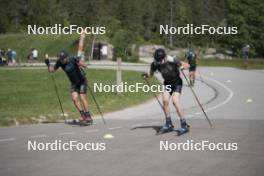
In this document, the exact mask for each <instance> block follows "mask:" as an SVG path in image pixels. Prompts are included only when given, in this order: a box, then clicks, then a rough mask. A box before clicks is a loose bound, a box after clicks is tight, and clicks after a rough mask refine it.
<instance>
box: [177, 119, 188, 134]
mask: <svg viewBox="0 0 264 176" xmlns="http://www.w3.org/2000/svg"><path fill="white" fill-rule="evenodd" d="M189 131H190V125H188V124H187V122H186V120H185V119H181V128H179V129H177V130H175V132H176V133H177V136H181V135H183V134H185V133H188V132H189Z"/></svg>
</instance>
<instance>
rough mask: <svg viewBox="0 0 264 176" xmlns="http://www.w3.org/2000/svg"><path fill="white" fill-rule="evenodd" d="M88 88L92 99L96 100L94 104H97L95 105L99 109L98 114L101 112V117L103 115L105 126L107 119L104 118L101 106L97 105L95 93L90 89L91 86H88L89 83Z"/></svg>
mask: <svg viewBox="0 0 264 176" xmlns="http://www.w3.org/2000/svg"><path fill="white" fill-rule="evenodd" d="M87 87H88V90H89V92H90V93H91V95H92V98H93V100H94V103H95V105H96V107H97V110H98V112H99V113H100V115H101V118H102V120H103V122H104V124H106V121H105V119H104V116H103V113H102V111H101V109H100V106H99V104H98V103H97V101H96V98H95V96H94V94H93V91H92V89H91V88H90V86H89V85H88V83H87Z"/></svg>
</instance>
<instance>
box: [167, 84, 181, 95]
mask: <svg viewBox="0 0 264 176" xmlns="http://www.w3.org/2000/svg"><path fill="white" fill-rule="evenodd" d="M165 86H166V91H168V92H169V93H170V95H172V93H173V92H178V93H181V92H182V84H167V85H165ZM168 86H169V87H168Z"/></svg>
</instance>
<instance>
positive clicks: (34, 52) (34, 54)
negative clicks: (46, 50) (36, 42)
mask: <svg viewBox="0 0 264 176" xmlns="http://www.w3.org/2000/svg"><path fill="white" fill-rule="evenodd" d="M32 57H33V60H34V61H37V59H38V50H37V49H36V48H33V50H32Z"/></svg>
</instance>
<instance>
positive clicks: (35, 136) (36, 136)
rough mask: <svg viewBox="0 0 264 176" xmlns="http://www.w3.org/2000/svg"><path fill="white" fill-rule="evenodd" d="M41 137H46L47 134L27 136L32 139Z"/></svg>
mask: <svg viewBox="0 0 264 176" xmlns="http://www.w3.org/2000/svg"><path fill="white" fill-rule="evenodd" d="M43 137H47V135H46V134H40V135H34V136H29V137H28V138H31V139H33V138H43Z"/></svg>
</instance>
